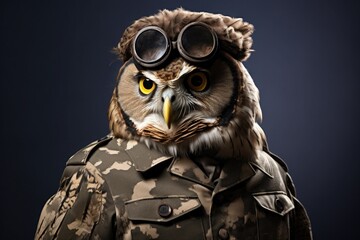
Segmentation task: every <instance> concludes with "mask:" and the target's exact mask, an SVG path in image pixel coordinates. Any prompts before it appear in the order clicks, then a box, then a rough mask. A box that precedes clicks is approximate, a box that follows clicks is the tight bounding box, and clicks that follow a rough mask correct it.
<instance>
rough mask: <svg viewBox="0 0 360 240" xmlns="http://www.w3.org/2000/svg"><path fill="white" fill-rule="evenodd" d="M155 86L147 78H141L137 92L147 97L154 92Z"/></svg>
mask: <svg viewBox="0 0 360 240" xmlns="http://www.w3.org/2000/svg"><path fill="white" fill-rule="evenodd" d="M155 87H156V84H155V83H154V82H153V81H151V80H150V79H148V78H145V77H141V78H140V80H139V90H140V92H141V93H142V94H144V95H149V94H150V93H152V92H153V91H154V90H155Z"/></svg>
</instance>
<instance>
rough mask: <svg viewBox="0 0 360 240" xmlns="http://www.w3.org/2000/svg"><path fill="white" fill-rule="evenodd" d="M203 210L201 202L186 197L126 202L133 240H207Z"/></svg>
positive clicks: (194, 198)
mask: <svg viewBox="0 0 360 240" xmlns="http://www.w3.org/2000/svg"><path fill="white" fill-rule="evenodd" d="M201 206H202V205H201V203H200V201H199V199H198V198H196V197H183V196H174V197H172V196H169V197H163V198H162V197H154V198H146V199H137V200H131V201H127V202H125V210H126V215H127V218H128V219H129V220H130V229H129V233H130V235H131V239H136V240H138V239H139V240H140V239H172V240H175V239H204V238H205V237H204V236H205V233H204V230H203V226H202V220H201V212H199V211H198V210H201V209H199V208H201ZM199 213H200V214H199ZM194 237H195V238H194Z"/></svg>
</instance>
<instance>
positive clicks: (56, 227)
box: [35, 162, 115, 240]
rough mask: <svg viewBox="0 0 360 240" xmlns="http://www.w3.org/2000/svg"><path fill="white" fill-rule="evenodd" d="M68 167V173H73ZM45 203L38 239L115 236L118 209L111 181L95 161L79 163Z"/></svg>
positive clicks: (38, 227) (107, 237)
mask: <svg viewBox="0 0 360 240" xmlns="http://www.w3.org/2000/svg"><path fill="white" fill-rule="evenodd" d="M69 167H72V168H74V167H75V166H68V167H67V168H66V169H65V172H66V171H68V172H69V169H68V168H69ZM70 172H74V173H72V174H71V175H69V177H64V176H63V178H62V181H61V184H60V188H59V190H58V192H57V193H56V194H54V195H53V196H52V197H51V198H50V199H49V200H48V201H47V202H46V204H45V206H44V207H43V210H42V212H41V215H40V219H39V222H38V226H37V230H36V234H35V239H36V240H40V239H44V240H45V239H114V232H115V230H114V228H115V223H114V221H113V219H115V217H114V215H115V210H114V204H113V200H112V196H111V194H110V192H109V191H108V187H107V184H106V182H105V180H104V179H103V178H102V176H101V175H100V173H99V172H98V171H97V169H96V168H95V167H94V166H93V165H92V164H91V163H89V162H88V163H86V164H85V165H83V166H77V170H75V171H74V169H72V170H71V171H70Z"/></svg>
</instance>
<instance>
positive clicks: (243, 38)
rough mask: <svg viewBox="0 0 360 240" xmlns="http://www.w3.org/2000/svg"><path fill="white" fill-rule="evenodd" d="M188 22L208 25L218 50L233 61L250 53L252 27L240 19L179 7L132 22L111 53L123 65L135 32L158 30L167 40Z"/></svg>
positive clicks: (128, 55)
mask: <svg viewBox="0 0 360 240" xmlns="http://www.w3.org/2000/svg"><path fill="white" fill-rule="evenodd" d="M191 22H203V23H206V24H208V25H209V26H211V27H212V28H213V30H214V31H215V32H216V34H217V36H218V38H219V41H220V45H221V49H222V50H223V51H226V52H228V53H229V54H231V56H233V57H234V58H235V59H237V60H239V61H245V60H246V59H247V58H248V57H249V56H250V54H251V52H252V49H251V46H252V37H251V35H252V33H253V31H254V27H253V25H251V24H250V23H247V22H244V21H243V19H242V18H232V17H228V16H224V15H221V14H212V13H207V12H190V11H186V10H184V9H182V8H178V9H175V10H173V11H169V10H162V11H160V12H159V13H157V14H156V15H153V16H149V17H143V18H140V19H139V20H137V21H135V22H134V23H133V24H132V25H130V26H129V27H128V28H127V29H126V30H125V31H124V34H123V36H122V38H121V39H120V42H119V43H118V45H117V46H116V47H115V48H114V52H115V53H116V54H117V55H118V56H119V57H120V59H121V60H122V61H123V62H126V61H127V60H128V59H129V58H131V56H132V54H131V42H132V40H133V38H134V36H135V35H136V34H137V32H138V31H139V30H140V29H142V28H144V27H147V26H158V27H160V28H162V29H163V30H164V31H165V32H166V34H167V35H168V36H169V37H170V39H175V37H176V36H177V35H178V34H179V32H180V31H181V29H182V28H183V27H184V26H186V25H187V24H189V23H191Z"/></svg>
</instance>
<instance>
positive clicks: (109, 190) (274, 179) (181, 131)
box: [35, 8, 312, 240]
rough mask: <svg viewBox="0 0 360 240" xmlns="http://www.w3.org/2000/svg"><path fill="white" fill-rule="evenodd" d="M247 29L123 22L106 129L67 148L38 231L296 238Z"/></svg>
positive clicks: (181, 21)
mask: <svg viewBox="0 0 360 240" xmlns="http://www.w3.org/2000/svg"><path fill="white" fill-rule="evenodd" d="M252 32H253V26H252V25H251V24H249V23H247V22H244V21H243V20H242V19H240V18H231V17H227V16H223V15H220V14H211V13H205V12H190V11H186V10H184V9H181V8H180V9H176V10H173V11H169V10H163V11H160V12H159V13H158V14H156V15H154V16H150V17H144V18H141V19H140V20H137V21H135V22H134V23H133V24H132V25H131V26H129V27H128V28H127V29H126V30H125V32H124V34H123V36H122V38H121V40H120V42H119V43H118V45H117V47H116V48H115V49H114V51H115V52H116V53H117V54H118V56H119V57H120V58H121V59H122V61H123V62H124V64H123V66H122V67H121V68H120V71H119V74H118V76H117V81H116V85H115V89H114V91H113V94H112V97H111V101H110V106H109V111H108V118H109V125H110V134H109V135H108V136H106V137H104V138H102V139H100V140H98V141H95V142H93V143H91V144H89V145H88V146H86V147H85V148H83V149H81V150H80V151H78V152H77V153H75V154H74V155H73V156H72V157H71V158H70V159H69V160H68V162H67V164H66V168H65V170H64V173H63V176H62V178H61V184H60V188H59V190H58V191H57V192H56V193H55V194H54V195H53V196H52V197H51V198H50V199H49V200H48V201H47V202H46V204H45V206H44V208H43V210H42V213H41V215H40V220H39V223H38V227H37V230H36V235H35V239H124V240H142V239H173V240H177V239H208V240H211V239H224V240H225V239H254V240H258V239H277V240H285V239H287V240H288V239H290V238H291V239H301V240H310V239H312V236H311V227H310V221H309V218H308V215H307V213H306V210H305V208H304V207H303V206H302V204H301V203H300V201H299V200H298V199H297V198H296V192H295V188H294V185H293V182H292V180H291V177H290V175H289V174H288V171H287V167H286V165H285V163H284V162H283V161H282V160H281V159H280V158H279V157H277V156H276V155H274V154H272V153H271V152H270V151H269V150H268V147H267V143H266V138H265V134H264V132H263V130H262V129H261V127H260V126H259V124H258V122H259V121H260V120H261V109H260V105H259V91H258V89H257V88H256V86H255V84H254V82H253V80H252V79H251V77H250V75H249V73H248V71H247V70H246V68H245V67H244V65H243V64H242V62H243V61H244V60H246V59H247V58H248V57H249V56H250V53H251V45H252V38H251V34H252Z"/></svg>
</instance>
